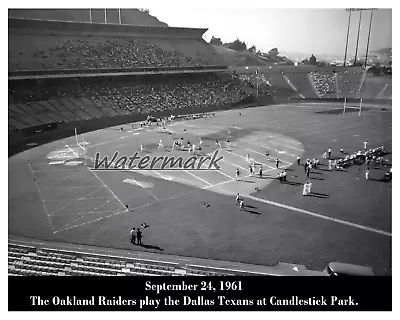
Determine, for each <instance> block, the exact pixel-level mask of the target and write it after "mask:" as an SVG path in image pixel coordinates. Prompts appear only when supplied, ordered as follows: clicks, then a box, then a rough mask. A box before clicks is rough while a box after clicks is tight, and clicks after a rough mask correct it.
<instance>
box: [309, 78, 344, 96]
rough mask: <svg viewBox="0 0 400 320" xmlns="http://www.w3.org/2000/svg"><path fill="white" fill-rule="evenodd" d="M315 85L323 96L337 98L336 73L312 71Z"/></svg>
mask: <svg viewBox="0 0 400 320" xmlns="http://www.w3.org/2000/svg"><path fill="white" fill-rule="evenodd" d="M311 77H312V79H313V81H314V85H315V87H316V88H317V90H318V94H319V95H320V97H321V98H337V97H338V87H337V83H336V79H335V78H336V74H335V73H333V72H311Z"/></svg>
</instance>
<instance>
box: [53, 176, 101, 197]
mask: <svg viewBox="0 0 400 320" xmlns="http://www.w3.org/2000/svg"><path fill="white" fill-rule="evenodd" d="M85 181H87V180H85ZM97 187H98V185H97V186H75V187H69V188H66V190H64V191H61V192H59V193H57V194H56V195H55V196H54V197H58V196H59V195H61V194H63V193H66V192H68V191H70V190H71V189H79V188H97ZM101 188H103V186H100V188H98V189H97V190H99V189H101ZM76 199H78V198H76Z"/></svg>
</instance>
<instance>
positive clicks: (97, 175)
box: [69, 148, 125, 208]
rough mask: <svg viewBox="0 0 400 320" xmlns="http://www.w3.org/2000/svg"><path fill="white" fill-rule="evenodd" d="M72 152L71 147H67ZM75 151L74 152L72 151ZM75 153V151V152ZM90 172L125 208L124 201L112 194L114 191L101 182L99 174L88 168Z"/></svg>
mask: <svg viewBox="0 0 400 320" xmlns="http://www.w3.org/2000/svg"><path fill="white" fill-rule="evenodd" d="M69 149H70V150H71V151H72V152H74V151H73V150H72V149H71V148H69ZM74 153H75V152H74ZM75 154H76V153H75ZM89 171H90V172H91V173H93V174H94V175H95V177H96V178H97V179H98V180H99V181H100V182H101V183H102V184H103V186H105V187H106V188H107V189H108V191H110V193H111V194H112V195H113V196H114V198H115V199H117V200H118V201H119V202H120V203H121V205H122V207H123V208H125V205H124V203H123V202H122V201H121V200H120V199H119V198H118V197H117V196H116V195H115V194H114V192H113V191H112V190H111V189H110V188H109V187H108V186H107V185H106V184H105V183H104V182H103V180H101V179H100V178H99V176H98V175H97V174H96V172H94V171H92V170H89Z"/></svg>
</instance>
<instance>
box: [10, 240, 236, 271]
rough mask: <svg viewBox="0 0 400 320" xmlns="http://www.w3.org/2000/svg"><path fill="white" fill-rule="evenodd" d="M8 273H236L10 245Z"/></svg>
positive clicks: (194, 266) (176, 264)
mask: <svg viewBox="0 0 400 320" xmlns="http://www.w3.org/2000/svg"><path fill="white" fill-rule="evenodd" d="M8 274H9V275H10V276H14V275H53V276H56V275H61V276H74V275H86V276H94V275H96V276H99V275H101V276H116V275H123V276H142V275H150V276H176V275H190V276H204V275H210V276H217V275H225V276H226V275H233V273H232V272H226V271H225V270H223V269H218V268H217V269H216V268H209V267H206V266H197V265H187V266H181V265H179V264H178V263H175V262H166V261H154V260H146V259H138V258H126V257H115V256H109V255H100V254H95V253H86V252H76V251H65V250H57V249H52V248H43V247H41V248H36V247H31V246H20V245H16V244H10V243H9V245H8Z"/></svg>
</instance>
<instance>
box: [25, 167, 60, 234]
mask: <svg viewBox="0 0 400 320" xmlns="http://www.w3.org/2000/svg"><path fill="white" fill-rule="evenodd" d="M28 167H29V170H30V172H31V175H32V177H33V179H34V181H35V185H36V190H37V191H38V193H39V196H40V200H42V204H43V208H44V211H45V213H46V216H47V219H48V220H49V223H50V227H51V230H53V231H54V228H53V224H52V223H51V220H50V216H49V212H48V211H47V207H46V204H45V203H44V200H43V195H42V192H41V191H40V188H39V186H38V184H37V181H36V179H35V176H34V174H33V172H32V168H31V165H30V163H29V161H28Z"/></svg>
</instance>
